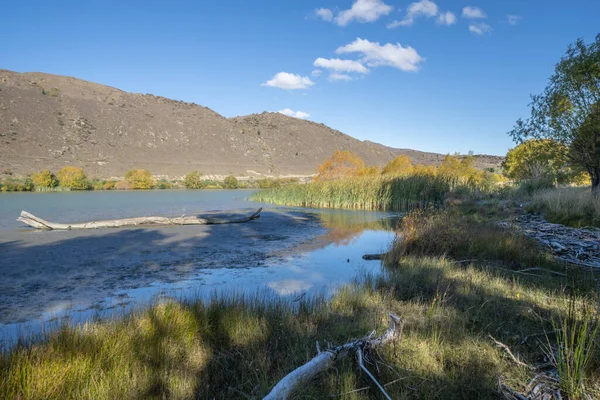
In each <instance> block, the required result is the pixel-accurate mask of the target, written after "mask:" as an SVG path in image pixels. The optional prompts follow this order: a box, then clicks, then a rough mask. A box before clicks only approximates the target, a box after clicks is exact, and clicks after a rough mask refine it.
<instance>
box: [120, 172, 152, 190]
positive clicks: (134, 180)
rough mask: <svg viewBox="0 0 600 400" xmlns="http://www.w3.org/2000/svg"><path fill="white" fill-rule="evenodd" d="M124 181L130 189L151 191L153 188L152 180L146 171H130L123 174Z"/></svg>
mask: <svg viewBox="0 0 600 400" xmlns="http://www.w3.org/2000/svg"><path fill="white" fill-rule="evenodd" d="M125 179H126V180H127V181H128V182H129V187H130V188H131V189H152V188H153V187H154V178H152V174H151V173H150V171H148V170H147V169H130V170H129V171H127V173H126V174H125Z"/></svg>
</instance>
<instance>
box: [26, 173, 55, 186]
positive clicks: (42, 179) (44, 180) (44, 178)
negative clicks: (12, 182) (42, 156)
mask: <svg viewBox="0 0 600 400" xmlns="http://www.w3.org/2000/svg"><path fill="white" fill-rule="evenodd" d="M31 181H32V182H33V184H34V185H35V186H37V187H46V188H53V187H55V186H56V183H57V182H56V177H55V176H54V175H53V174H52V172H50V170H47V169H45V170H43V171H40V172H36V173H34V174H31Z"/></svg>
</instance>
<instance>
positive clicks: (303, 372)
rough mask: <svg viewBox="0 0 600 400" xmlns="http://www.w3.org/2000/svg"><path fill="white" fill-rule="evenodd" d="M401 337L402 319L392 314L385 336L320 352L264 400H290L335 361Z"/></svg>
mask: <svg viewBox="0 0 600 400" xmlns="http://www.w3.org/2000/svg"><path fill="white" fill-rule="evenodd" d="M401 335H402V322H401V321H400V318H398V317H397V316H395V315H393V314H390V326H389V328H388V329H387V330H386V332H385V333H384V334H383V335H381V336H379V337H376V338H374V339H368V338H367V339H359V340H355V341H352V342H348V343H345V344H343V345H340V346H337V347H335V348H333V349H329V350H325V351H323V352H319V353H318V354H317V355H316V356H315V357H314V358H312V359H311V360H310V361H309V362H307V363H306V364H304V365H302V366H300V367H298V368H296V369H295V370H293V371H292V372H290V373H289V374H287V375H286V376H284V377H283V379H281V380H280V381H279V382H278V383H277V385H275V387H273V389H272V390H271V392H269V394H268V395H267V396H265V398H264V400H283V399H288V398H289V397H290V396H291V395H292V393H293V392H294V391H295V390H296V388H298V387H299V386H300V385H301V384H303V383H307V382H309V381H310V380H312V379H313V378H315V377H316V376H317V375H318V374H320V373H321V372H324V371H326V370H327V369H329V368H331V367H332V366H333V364H334V361H335V360H338V359H341V358H343V357H347V355H348V354H349V353H350V352H351V351H358V350H360V354H361V355H362V352H363V351H364V349H365V348H373V347H377V346H382V345H384V344H386V343H388V342H390V341H392V340H393V339H395V338H397V337H400V336H401Z"/></svg>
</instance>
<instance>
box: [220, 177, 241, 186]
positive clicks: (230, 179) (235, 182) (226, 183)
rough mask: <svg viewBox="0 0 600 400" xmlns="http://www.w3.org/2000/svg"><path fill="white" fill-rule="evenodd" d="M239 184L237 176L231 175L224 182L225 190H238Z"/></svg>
mask: <svg viewBox="0 0 600 400" xmlns="http://www.w3.org/2000/svg"><path fill="white" fill-rule="evenodd" d="M238 186H239V182H238V180H237V178H236V177H235V176H232V175H229V176H228V177H226V178H225V179H224V180H223V187H224V188H225V189H237V188H238Z"/></svg>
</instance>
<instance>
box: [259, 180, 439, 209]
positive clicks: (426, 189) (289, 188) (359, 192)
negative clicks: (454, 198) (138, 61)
mask: <svg viewBox="0 0 600 400" xmlns="http://www.w3.org/2000/svg"><path fill="white" fill-rule="evenodd" d="M449 190H450V185H449V183H448V181H447V180H446V179H444V178H443V177H436V176H431V175H427V174H422V175H411V176H404V177H391V178H390V177H381V176H373V177H370V176H368V177H357V178H345V179H338V180H331V181H317V182H311V183H308V184H294V185H286V186H281V187H275V188H272V189H268V190H264V191H261V192H257V193H255V194H253V195H252V197H251V199H252V200H254V201H261V202H266V203H272V204H281V205H287V206H300V207H313V208H345V209H365V210H406V209H410V208H413V207H425V206H427V205H429V204H441V203H442V202H443V201H444V198H445V196H446V193H448V191H449Z"/></svg>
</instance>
